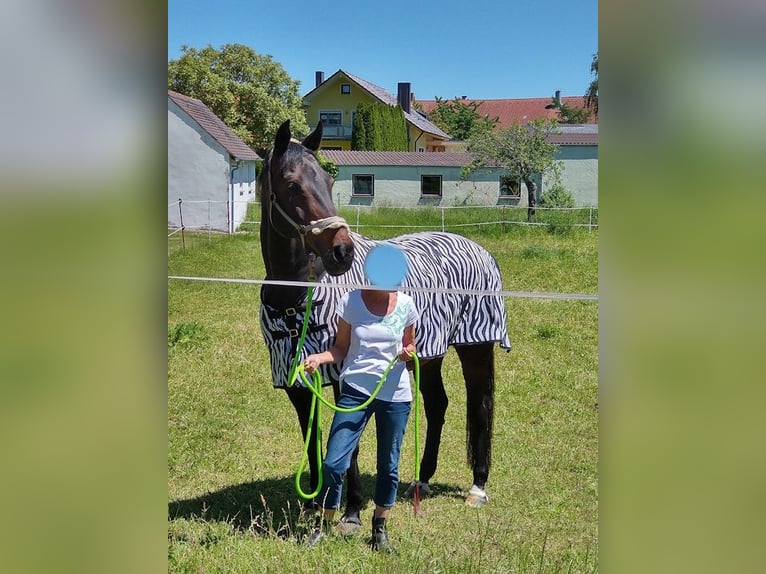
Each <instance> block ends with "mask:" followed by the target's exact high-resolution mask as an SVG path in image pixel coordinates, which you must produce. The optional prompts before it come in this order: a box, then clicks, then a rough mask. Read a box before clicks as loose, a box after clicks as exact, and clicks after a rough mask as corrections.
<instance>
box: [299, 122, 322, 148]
mask: <svg viewBox="0 0 766 574" xmlns="http://www.w3.org/2000/svg"><path fill="white" fill-rule="evenodd" d="M301 143H302V144H303V146H304V147H307V148H308V149H310V150H311V151H316V150H318V149H319V144H321V143H322V122H319V123H318V124H317V127H316V129H315V130H314V131H313V132H311V133H310V134H309V135H307V136H306V138H305V139H304V140H303V141H302V142H301Z"/></svg>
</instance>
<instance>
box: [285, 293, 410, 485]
mask: <svg viewBox="0 0 766 574" xmlns="http://www.w3.org/2000/svg"><path fill="white" fill-rule="evenodd" d="M313 295H314V287H309V288H308V295H307V297H308V301H307V303H306V314H305V316H304V318H303V328H302V329H301V336H300V339H299V340H298V347H297V349H296V351H295V359H293V364H292V366H291V367H290V377H289V379H288V383H287V386H288V387H292V386H293V385H294V384H295V381H296V380H297V378H298V377H300V378H301V380H302V381H303V383H304V384H305V385H306V388H308V389H309V390H310V391H311V394H312V397H311V407H310V411H309V421H308V428H307V432H306V440H305V442H304V445H303V454H302V455H301V462H300V464H299V465H298V471H297V472H296V473H295V490H296V491H297V492H298V495H299V496H300V497H301V498H303V499H304V500H311V499H313V498H316V496H317V495H318V494H319V492H320V491H321V490H322V404H324V405H326V406H327V407H329V408H331V409H332V410H334V411H338V412H344V413H352V412H355V411H359V410H362V409H363V408H366V407H367V406H368V405H369V404H370V403H371V402H372V401H373V400H375V397H377V396H378V393H380V389H381V388H382V387H383V383H385V382H386V378H387V377H388V373H389V371H391V368H392V367H393V366H394V364H395V363H396V361H398V360H399V357H394V358H393V360H392V361H391V362H390V363H389V364H388V366H387V367H386V370H385V371H384V373H383V375H382V376H381V377H380V380H379V381H378V384H377V386H376V387H375V390H374V391H373V393H372V395H370V398H369V399H367V400H366V401H364V402H363V403H362V404H361V405H358V406H356V407H351V408H345V407H338V406H336V405H334V404H332V403H330V402H328V401H327V400H326V399H325V398H324V397H323V396H322V376H321V375H320V374H319V369H317V370H315V371H314V372H313V373H312V378H313V383H312V381H311V380H309V378H308V376H307V375H306V371H305V367H304V366H303V364H302V363H300V364H299V362H300V356H301V350H302V349H303V343H304V341H305V340H306V331H307V330H308V324H309V317H311V303H312V299H313ZM412 359H413V361H414V363H415V367H414V380H415V393H414V398H413V400H412V402H413V404H414V407H415V415H414V419H415V485H416V486H415V488H416V490H417V487H418V485H419V483H420V458H419V453H420V414H419V413H420V360H419V359H418V356H417V355H416V354H415V353H412ZM317 399H318V401H317ZM315 415H316V417H317V440H316V445H315V446H316V461H317V468H318V472H319V481H318V483H317V487H316V490H314V492H310V493H306V492H304V491H303V489H302V488H301V474H303V470H304V469H305V468H306V464H307V463H308V460H309V448H310V446H311V444H310V443H311V429H312V428H313V424H314V416H315Z"/></svg>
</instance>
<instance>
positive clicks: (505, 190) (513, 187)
mask: <svg viewBox="0 0 766 574" xmlns="http://www.w3.org/2000/svg"><path fill="white" fill-rule="evenodd" d="M500 197H521V182H520V181H519V178H518V177H514V176H512V175H501V176H500Z"/></svg>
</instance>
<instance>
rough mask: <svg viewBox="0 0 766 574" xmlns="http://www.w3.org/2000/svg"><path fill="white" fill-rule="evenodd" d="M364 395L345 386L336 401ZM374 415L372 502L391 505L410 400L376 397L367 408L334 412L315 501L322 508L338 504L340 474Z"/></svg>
mask: <svg viewBox="0 0 766 574" xmlns="http://www.w3.org/2000/svg"><path fill="white" fill-rule="evenodd" d="M368 398H369V397H365V396H364V395H362V394H361V393H358V392H357V391H354V390H351V389H349V388H348V387H346V388H345V389H343V392H342V394H341V396H340V398H339V399H338V402H337V405H338V406H339V407H344V408H353V407H357V406H359V405H361V404H362V403H363V402H365V401H366V400H367V399H368ZM372 415H375V427H376V435H377V436H376V438H377V444H378V450H377V453H378V456H377V458H378V464H377V476H376V478H375V498H374V499H373V500H374V501H375V504H377V505H378V506H383V507H385V508H391V507H392V506H393V505H394V501H395V500H396V490H397V488H398V486H399V453H400V452H401V449H402V439H403V438H404V429H405V427H406V426H407V419H408V418H409V416H410V403H391V402H386V401H380V400H377V399H375V400H374V401H372V402H371V403H370V404H369V405H367V407H366V408H364V409H362V410H359V411H354V412H351V413H342V412H337V411H336V412H335V416H334V417H333V420H332V426H331V427H330V438H329V439H328V440H327V456H326V457H325V460H324V464H323V466H322V491H321V492H320V493H319V497H318V498H317V501H318V502H319V504H320V505H321V506H322V507H323V508H335V509H337V508H340V499H341V494H342V492H343V475H344V474H345V472H346V471H347V470H348V468H349V466H351V455H352V454H353V452H354V449H355V448H356V447H357V445H358V444H359V439H360V438H361V436H362V431H363V430H364V429H365V427H366V426H367V423H368V422H369V421H370V419H371V418H372Z"/></svg>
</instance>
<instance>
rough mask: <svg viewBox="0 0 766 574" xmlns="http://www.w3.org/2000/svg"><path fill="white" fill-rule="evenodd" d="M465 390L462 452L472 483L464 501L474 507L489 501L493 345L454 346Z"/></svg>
mask: <svg viewBox="0 0 766 574" xmlns="http://www.w3.org/2000/svg"><path fill="white" fill-rule="evenodd" d="M455 350H456V351H457V354H458V357H459V358H460V363H461V365H462V367H463V378H464V379H465V390H466V453H467V456H468V464H469V465H470V466H471V468H472V469H473V486H472V487H471V490H470V492H469V494H468V497H467V498H466V504H468V505H469V506H472V507H474V508H478V507H480V506H483V505H484V504H485V503H487V502H488V501H489V497H488V496H487V493H486V492H485V491H484V486H485V484H486V483H487V478H488V477H489V467H490V464H491V458H492V416H493V411H494V395H495V362H494V361H495V355H494V344H493V343H484V344H480V345H461V346H456V347H455Z"/></svg>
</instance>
